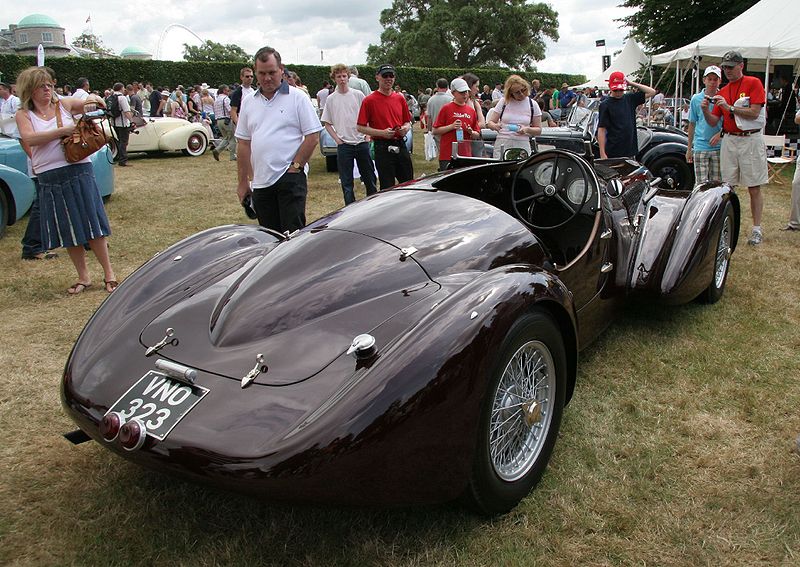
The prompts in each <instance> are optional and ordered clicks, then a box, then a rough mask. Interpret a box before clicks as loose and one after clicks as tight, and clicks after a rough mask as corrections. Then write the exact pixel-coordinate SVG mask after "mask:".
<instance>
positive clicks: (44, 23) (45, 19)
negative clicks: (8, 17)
mask: <svg viewBox="0 0 800 567" xmlns="http://www.w3.org/2000/svg"><path fill="white" fill-rule="evenodd" d="M17 27H19V28H60V27H61V26H60V25H58V22H56V21H55V20H54V19H53V18H51V17H50V16H45V15H44V14H31V15H30V16H25V17H24V18H22V19H21V20H20V21H19V24H17Z"/></svg>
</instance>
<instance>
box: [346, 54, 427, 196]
mask: <svg viewBox="0 0 800 567" xmlns="http://www.w3.org/2000/svg"><path fill="white" fill-rule="evenodd" d="M395 76H396V73H395V70H394V67H393V66H392V65H381V66H380V67H379V68H378V73H377V74H376V75H375V79H376V80H377V81H378V90H377V91H373V92H372V94H371V95H369V96H367V98H365V99H364V100H363V101H362V102H361V108H360V110H359V111H358V120H357V121H356V128H357V129H358V131H359V132H361V133H362V134H366V135H367V136H370V137H371V138H372V142H373V144H374V146H375V169H377V170H378V179H379V181H380V186H381V191H382V190H384V189H388V188H389V187H391V186H393V185H394V184H395V179H397V183H403V182H405V181H411V179H413V178H414V168H413V166H412V164H411V155H410V154H409V153H408V148H407V147H406V142H405V137H406V134H408V135H410V134H409V131H410V130H411V112H409V110H408V104H407V103H406V99H405V97H404V96H403V95H401V94H400V93H396V92H394V90H393V89H392V87H393V86H394V80H395Z"/></svg>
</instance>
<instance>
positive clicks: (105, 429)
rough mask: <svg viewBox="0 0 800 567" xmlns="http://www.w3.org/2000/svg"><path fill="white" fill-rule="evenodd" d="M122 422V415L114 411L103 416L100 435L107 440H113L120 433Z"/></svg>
mask: <svg viewBox="0 0 800 567" xmlns="http://www.w3.org/2000/svg"><path fill="white" fill-rule="evenodd" d="M122 424H123V419H122V416H121V415H120V414H118V413H117V412H115V411H112V412H111V413H109V414H108V415H105V416H103V419H102V420H101V421H100V435H102V436H103V439H105V440H106V441H109V442H110V441H113V440H114V439H116V438H117V436H118V435H119V430H120V428H122Z"/></svg>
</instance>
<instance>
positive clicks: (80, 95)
mask: <svg viewBox="0 0 800 567" xmlns="http://www.w3.org/2000/svg"><path fill="white" fill-rule="evenodd" d="M72 96H74V97H75V98H79V99H81V100H85V99H86V97H87V96H89V93H88V92H86V91H85V90H83V89H75V92H74V93H72Z"/></svg>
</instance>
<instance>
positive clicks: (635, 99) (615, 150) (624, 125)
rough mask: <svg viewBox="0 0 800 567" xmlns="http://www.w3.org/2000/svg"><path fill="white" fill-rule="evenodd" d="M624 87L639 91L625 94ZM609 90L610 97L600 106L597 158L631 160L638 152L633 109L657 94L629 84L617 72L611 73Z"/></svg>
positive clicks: (631, 82) (650, 89)
mask: <svg viewBox="0 0 800 567" xmlns="http://www.w3.org/2000/svg"><path fill="white" fill-rule="evenodd" d="M626 85H631V86H633V87H636V88H637V89H639V91H638V92H635V93H627V94H626V93H625V87H626ZM608 88H609V89H610V91H611V95H610V96H609V97H608V98H607V99H605V100H604V101H603V102H601V103H600V112H599V114H600V116H599V121H598V124H597V143H598V145H599V146H600V158H601V159H606V158H613V157H634V156H636V154H637V153H638V152H639V142H638V138H637V136H636V107H637V106H639V105H640V104H644V102H645V100H647V99H648V98H650V97H651V96H653V95H654V94H655V93H656V91H655V89H652V88H650V87H648V86H647V85H641V84H639V83H634V82H633V81H630V80H628V79H627V78H625V75H624V74H623V73H621V72H620V71H615V72H613V73H611V76H610V77H609V78H608Z"/></svg>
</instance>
